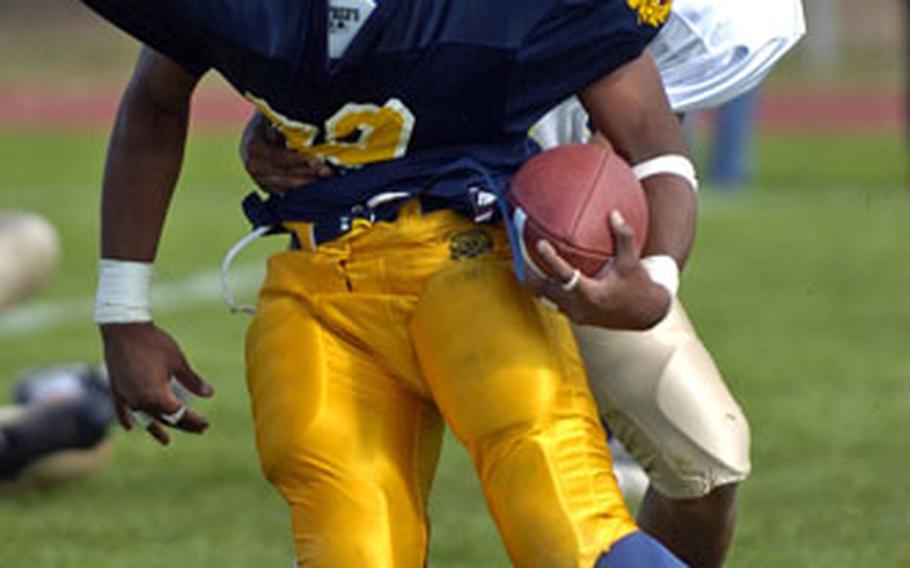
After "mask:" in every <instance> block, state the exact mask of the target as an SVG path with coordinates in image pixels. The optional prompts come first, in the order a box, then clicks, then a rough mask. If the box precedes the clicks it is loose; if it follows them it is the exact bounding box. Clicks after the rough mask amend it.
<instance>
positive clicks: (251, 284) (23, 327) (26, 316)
mask: <svg viewBox="0 0 910 568" xmlns="http://www.w3.org/2000/svg"><path fill="white" fill-rule="evenodd" d="M264 273H265V269H264V267H263V266H238V267H236V268H234V269H232V270H231V275H230V280H231V288H232V290H233V291H234V296H235V297H238V298H243V299H245V300H246V301H247V302H252V301H253V300H254V298H247V296H249V295H252V294H255V291H256V289H257V288H258V287H259V284H260V283H261V282H262V278H263V276H264ZM94 301H95V300H94V298H93V297H84V298H73V299H68V300H58V301H54V302H30V303H27V304H25V305H23V306H20V307H17V308H12V309H10V310H7V311H6V312H4V313H2V314H0V337H11V336H19V335H27V334H31V333H39V332H42V331H45V330H48V329H52V328H56V327H62V326H65V325H69V324H72V323H77V322H87V321H91V318H92V308H93V305H94ZM221 302H222V299H221V281H220V279H219V273H218V271H215V270H212V271H207V272H200V273H198V274H194V275H192V276H190V277H189V278H187V279H185V280H179V281H176V282H162V283H156V284H154V285H153V286H152V309H153V310H154V311H155V312H157V313H161V312H168V311H177V310H181V309H184V308H188V307H194V306H198V305H201V304H214V303H221ZM225 310H227V307H225Z"/></svg>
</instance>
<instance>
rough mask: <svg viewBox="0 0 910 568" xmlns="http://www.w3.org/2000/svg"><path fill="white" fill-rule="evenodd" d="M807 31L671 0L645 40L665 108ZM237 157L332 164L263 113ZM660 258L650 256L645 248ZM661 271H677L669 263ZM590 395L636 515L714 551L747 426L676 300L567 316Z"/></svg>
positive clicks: (574, 104) (571, 105) (744, 10)
mask: <svg viewBox="0 0 910 568" xmlns="http://www.w3.org/2000/svg"><path fill="white" fill-rule="evenodd" d="M804 32H805V25H804V22H803V14H802V8H801V5H800V2H799V1H798V0H774V1H771V2H738V3H735V4H731V3H728V2H721V1H719V0H676V1H675V2H674V5H673V13H672V14H671V16H670V19H669V21H668V22H667V24H666V26H665V27H664V29H663V30H662V31H661V33H660V34H659V35H658V37H657V38H656V39H655V41H654V43H653V44H652V45H651V46H650V47H649V51H650V52H651V53H652V55H653V56H654V58H655V62H656V64H657V66H658V69H659V71H660V74H661V78H662V80H663V83H664V87H665V89H666V92H667V95H668V98H669V99H670V102H671V104H672V107H673V109H674V110H675V111H676V112H677V113H679V114H680V115H682V114H684V113H686V112H688V111H693V110H698V109H703V108H711V107H714V106H717V105H720V104H723V103H724V102H726V101H728V100H731V99H733V98H735V97H737V96H739V95H740V94H742V93H744V92H746V91H748V90H750V89H753V88H755V87H756V86H757V85H758V84H759V83H760V82H761V80H762V79H763V78H764V77H765V76H766V75H767V73H768V72H769V71H770V69H771V68H772V66H773V65H774V64H775V63H776V62H777V61H778V60H779V59H780V58H781V57H782V56H783V55H784V54H785V53H786V52H787V51H788V50H789V49H790V48H791V47H792V46H793V45H794V44H795V43H796V41H798V39H799V38H800V37H801V36H802V35H803V33H804ZM532 133H533V136H534V138H535V139H536V140H537V141H538V142H539V143H540V144H541V145H542V146H543V147H544V148H548V147H552V146H556V145H559V144H564V143H567V142H580V141H587V140H588V139H590V134H591V129H590V120H589V117H588V115H587V113H586V112H585V110H584V108H583V107H582V104H581V103H580V101H579V100H578V99H575V98H573V99H571V100H569V101H566V102H565V103H564V104H561V105H560V106H558V107H557V108H555V109H554V110H553V111H551V112H550V113H548V114H547V116H546V117H544V119H542V120H541V121H540V122H539V123H538V124H537V125H536V126H535V127H534V128H533V129H532ZM241 150H242V155H243V158H244V164H245V166H246V168H247V170H248V171H249V173H250V174H251V175H252V176H253V178H254V179H255V180H256V181H257V183H258V184H259V185H260V186H261V187H263V188H264V189H266V190H268V191H272V192H278V193H281V192H285V191H288V190H290V189H292V188H294V187H298V186H300V185H302V184H306V183H309V182H311V181H313V180H315V179H319V178H322V177H325V176H327V175H331V171H330V170H328V169H327V168H326V167H325V166H323V165H321V164H318V163H312V162H310V161H308V160H307V159H306V158H305V157H302V156H300V155H299V154H297V153H295V152H293V151H291V150H289V149H287V148H286V146H285V145H284V141H283V139H282V138H281V137H280V135H276V133H275V132H274V131H271V130H270V129H268V128H266V127H265V121H264V120H263V119H262V118H254V119H253V120H252V121H251V122H250V124H249V125H248V127H247V129H246V131H245V136H244V141H243V144H242V145H241ZM648 262H651V263H653V264H652V266H653V267H654V268H653V269H654V270H657V271H659V270H661V261H660V260H656V261H655V260H649V261H648ZM663 266H664V267H667V269H666V271H665V272H666V273H667V274H668V277H669V278H670V279H671V280H672V279H674V278H675V274H674V272H675V271H674V267H672V266H668V265H667V264H666V263H665V262H664V263H663ZM574 329H575V332H576V336H577V339H578V342H579V345H580V347H581V350H582V355H583V357H584V362H585V365H586V367H587V369H588V372H589V377H590V380H591V385H592V390H593V391H594V394H595V397H596V398H597V402H598V406H599V408H600V410H601V412H602V414H603V416H604V417H605V419H606V420H607V422H608V423H609V424H610V427H611V429H613V431H614V433H615V434H616V435H617V436H618V437H619V439H621V440H622V442H623V443H624V444H625V445H626V446H628V448H629V449H630V450H631V452H632V453H633V455H634V457H635V458H636V459H637V460H638V462H639V463H642V464H644V465H645V466H646V468H647V473H648V475H649V477H650V481H651V485H650V488H649V489H648V491H647V494H646V497H645V500H644V503H643V506H642V509H641V512H640V515H639V522H640V523H641V526H642V527H643V528H645V529H646V530H648V531H649V532H651V533H652V534H654V535H656V536H658V537H659V538H660V539H661V540H662V541H663V542H664V543H665V544H668V545H669V546H670V547H671V549H672V550H674V552H676V553H677V554H679V555H680V556H681V557H682V558H683V559H684V560H686V561H688V562H690V563H691V564H692V565H695V566H718V565H720V564H721V563H722V562H723V559H724V557H725V554H726V551H727V549H728V547H729V543H730V540H731V537H732V534H733V528H734V525H735V520H736V511H735V502H736V501H735V488H736V484H737V483H738V482H740V481H742V480H743V479H745V478H746V476H747V475H748V473H749V469H750V463H749V461H750V460H749V429H748V424H747V422H746V419H745V417H744V416H743V414H742V411H741V410H740V408H739V406H738V405H737V404H736V402H735V400H734V399H733V397H732V396H731V395H730V393H729V391H728V390H727V388H726V386H725V384H724V381H723V379H722V378H721V376H720V374H719V372H718V371H717V368H716V366H715V365H714V363H713V362H712V360H711V358H710V356H709V354H708V353H707V351H706V350H705V348H704V346H703V345H702V344H701V342H700V341H699V340H698V337H697V336H696V334H695V332H694V330H693V328H692V326H691V324H690V323H689V321H688V319H687V317H686V315H685V312H684V310H683V309H682V306H681V305H680V304H679V303H678V302H675V301H674V304H673V308H672V310H671V313H670V314H669V315H668V316H667V318H666V319H665V320H664V321H662V322H661V323H660V324H658V325H657V326H656V327H655V328H653V329H652V330H649V331H647V332H616V331H605V330H602V329H598V328H594V327H590V326H575V328H574Z"/></svg>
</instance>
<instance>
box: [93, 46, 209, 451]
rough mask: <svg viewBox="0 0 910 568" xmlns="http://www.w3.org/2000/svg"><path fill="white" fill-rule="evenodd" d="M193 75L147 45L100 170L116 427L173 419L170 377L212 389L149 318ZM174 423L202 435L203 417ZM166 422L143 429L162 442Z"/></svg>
mask: <svg viewBox="0 0 910 568" xmlns="http://www.w3.org/2000/svg"><path fill="white" fill-rule="evenodd" d="M197 82H198V78H197V77H194V76H193V75H191V74H189V73H187V72H186V71H185V70H184V69H183V68H182V67H180V66H179V65H178V64H177V63H175V62H174V61H172V60H171V59H168V58H167V57H165V56H163V55H161V54H159V53H156V52H154V51H152V50H151V49H147V48H146V49H144V50H143V51H142V53H141V55H140V57H139V61H138V63H137V65H136V70H135V73H134V75H133V78H132V80H131V81H130V84H129V86H128V87H127V89H126V92H125V93H124V95H123V98H122V100H121V102H120V109H119V111H118V113H117V119H116V123H115V125H114V130H113V134H112V135H111V140H110V145H109V148H108V156H107V162H106V165H105V171H104V184H103V197H102V206H101V212H102V228H101V256H102V263H101V275H100V282H99V297H98V302H97V305H96V321H97V322H98V323H99V325H100V329H101V335H102V338H103V340H104V353H105V360H106V363H107V368H108V372H109V374H110V378H111V387H112V391H113V395H114V402H115V404H116V407H117V413H118V416H119V417H120V421H121V422H122V423H123V425H124V426H125V427H127V428H129V427H130V426H131V416H130V413H129V410H130V409H133V410H141V411H143V412H145V413H146V414H148V415H149V416H151V417H153V418H158V417H162V416H166V415H173V414H174V413H175V412H177V411H178V410H180V409H181V408H182V403H181V402H180V400H179V399H178V398H177V397H176V396H175V395H174V393H173V391H172V390H171V388H170V384H171V380H172V378H173V379H176V380H177V381H179V382H181V383H183V385H184V386H186V387H187V388H188V389H189V390H190V391H191V392H194V393H196V394H198V395H202V396H209V395H210V394H211V392H212V389H211V387H210V386H209V385H207V384H206V383H205V382H204V381H203V380H202V379H201V378H200V377H199V376H198V375H196V374H195V373H194V372H193V371H192V369H190V366H189V364H188V363H187V361H186V358H185V357H184V356H183V354H182V353H181V351H180V348H179V347H178V346H177V344H176V343H175V342H174V340H173V339H171V338H170V337H169V336H168V335H167V334H166V333H164V332H163V331H161V330H160V329H158V328H157V327H155V325H154V323H153V322H152V321H151V317H150V316H149V315H148V298H147V287H148V283H149V279H150V277H151V262H152V260H154V258H155V252H156V250H157V248H158V241H159V238H160V236H161V230H162V226H163V223H164V218H165V215H166V213H167V209H168V205H169V203H170V199H171V195H172V193H173V190H174V185H175V184H176V182H177V176H178V174H179V171H180V165H181V163H182V160H183V149H184V144H185V141H186V133H187V125H188V122H189V108H190V98H191V96H192V93H193V90H194V88H195V86H196V83H197ZM175 418H179V420H176V424H174V426H175V427H176V428H179V429H181V430H185V431H188V432H201V431H203V430H204V429H205V428H206V427H207V422H206V421H205V419H204V418H203V417H202V416H201V415H199V414H198V413H196V412H193V411H189V412H186V413H185V414H183V415H182V416H175ZM163 422H164V421H163V420H161V419H156V420H154V421H153V422H152V423H151V424H150V425H149V427H148V430H149V432H150V433H151V434H152V435H153V436H154V437H155V438H156V439H158V440H159V441H160V442H161V443H163V444H166V443H168V441H169V436H168V434H167V432H166V431H165V429H164V428H163Z"/></svg>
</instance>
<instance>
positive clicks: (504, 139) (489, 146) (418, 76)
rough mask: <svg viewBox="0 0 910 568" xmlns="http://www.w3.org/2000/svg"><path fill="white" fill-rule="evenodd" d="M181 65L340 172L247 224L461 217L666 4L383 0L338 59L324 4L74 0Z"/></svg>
mask: <svg viewBox="0 0 910 568" xmlns="http://www.w3.org/2000/svg"><path fill="white" fill-rule="evenodd" d="M84 1H85V3H86V4H88V5H89V6H90V7H91V8H93V9H94V10H96V11H97V12H99V13H100V14H101V15H102V16H104V17H105V18H107V19H109V20H111V21H112V22H113V23H114V24H116V25H117V26H118V27H120V28H122V29H123V30H125V31H126V32H128V33H129V34H131V35H133V36H135V37H136V38H137V39H139V40H140V41H142V42H144V43H145V44H147V45H149V46H150V47H152V48H154V49H155V50H157V51H159V52H161V53H163V54H165V55H167V56H169V57H170V58H172V59H173V60H175V61H176V62H177V63H179V64H180V65H181V66H183V67H184V68H185V69H186V70H188V71H189V72H190V73H193V74H196V75H199V74H202V73H204V72H206V71H207V70H209V69H215V70H217V71H218V72H219V73H221V74H222V75H223V76H224V77H225V78H226V79H227V80H228V81H229V82H230V83H231V84H232V85H233V86H234V87H235V88H236V89H237V91H239V92H240V93H241V94H243V96H245V97H246V98H247V99H248V100H250V101H251V102H253V103H254V104H256V105H257V106H258V107H259V109H260V110H261V111H262V112H263V113H264V114H265V115H266V117H268V119H269V120H270V121H271V122H272V123H273V124H274V125H275V127H276V128H278V129H279V130H280V131H281V132H282V133H283V134H284V135H285V137H286V139H287V140H288V144H289V146H291V147H293V148H295V149H296V150H298V151H301V152H304V153H308V154H311V155H315V156H318V157H320V158H321V159H324V160H326V161H328V162H329V163H331V164H333V165H334V166H335V167H336V171H338V172H339V175H337V176H335V177H332V178H327V179H324V180H320V181H318V182H315V183H313V184H311V185H308V186H306V187H305V188H301V189H300V190H297V191H294V192H291V193H290V194H288V195H287V196H286V197H283V198H271V199H270V200H269V203H268V204H266V206H265V207H264V208H263V207H258V208H253V209H256V210H257V211H258V213H255V215H259V216H260V217H262V219H260V220H259V222H261V223H266V222H274V221H280V220H282V219H294V220H303V221H321V220H324V219H327V218H331V217H337V216H338V215H339V214H343V213H344V212H347V211H350V210H351V209H352V208H357V207H361V206H362V205H363V204H366V203H368V202H369V201H370V199H371V198H373V197H375V196H376V195H378V194H389V193H390V192H392V193H395V194H397V195H418V194H420V195H421V196H422V198H423V200H424V201H426V202H427V203H437V204H439V206H446V207H452V208H455V209H457V210H464V209H465V207H466V203H467V201H466V200H467V198H468V196H469V194H471V192H470V190H471V188H475V189H476V188H477V187H484V188H486V189H489V190H491V191H494V192H496V191H498V190H500V189H501V188H502V187H503V182H504V180H506V179H508V177H509V176H510V175H511V174H512V173H513V172H514V171H515V170H516V169H517V168H518V166H520V165H521V164H522V163H523V162H524V161H525V160H526V159H527V158H528V157H529V156H530V155H531V154H532V153H533V152H534V151H535V147H534V145H533V144H532V143H531V142H530V141H529V140H528V136H527V132H528V129H529V128H530V127H531V126H532V125H533V124H534V122H536V121H537V119H539V118H540V117H541V116H542V115H543V114H544V113H545V112H546V111H547V110H548V109H550V108H551V107H553V106H554V105H556V104H557V103H559V102H560V101H562V100H563V99H565V98H566V97H567V96H569V95H572V94H574V93H576V92H578V91H579V90H581V89H583V88H584V87H585V86H587V85H588V84H590V83H592V82H593V81H595V80H596V79H598V78H600V77H602V76H604V75H606V74H608V73H610V72H611V71H613V70H614V69H616V68H617V67H619V66H621V65H623V64H624V63H627V62H629V61H631V60H632V59H634V58H636V57H637V56H639V55H640V54H641V52H642V51H643V50H644V48H645V47H646V45H647V44H648V42H649V41H650V40H651V39H652V38H653V37H654V35H655V34H656V33H657V31H658V28H659V27H660V25H661V24H662V22H663V20H665V19H666V16H667V13H668V12H669V8H670V0H521V1H520V2H519V1H516V0H382V2H380V3H378V6H377V7H376V8H375V9H374V10H373V12H372V13H371V14H370V15H369V18H368V19H367V20H366V21H365V22H364V23H363V27H362V28H361V29H360V31H359V33H358V34H357V35H356V37H354V39H353V41H352V42H351V43H350V45H349V46H348V47H347V49H346V51H345V52H344V54H343V55H342V56H341V57H339V58H330V57H329V55H328V50H327V43H328V42H327V35H328V25H329V18H328V6H327V0H84Z"/></svg>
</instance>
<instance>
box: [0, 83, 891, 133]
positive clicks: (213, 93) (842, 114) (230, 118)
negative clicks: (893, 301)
mask: <svg viewBox="0 0 910 568" xmlns="http://www.w3.org/2000/svg"><path fill="white" fill-rule="evenodd" d="M118 96H119V93H118V92H117V91H115V90H110V89H103V90H97V89H96V90H92V89H85V88H82V89H79V88H74V89H70V90H66V89H62V90H61V89H58V90H55V91H54V92H47V91H42V90H39V89H35V88H34V87H32V88H29V89H18V88H16V87H11V86H9V85H0V129H3V128H22V127H35V128H61V129H86V128H101V129H107V128H108V127H109V126H110V124H111V123H112V121H113V117H114V113H115V110H116V107H117V99H118ZM250 112H251V108H250V105H249V104H248V103H246V102H245V101H243V100H242V99H240V97H238V96H236V95H235V94H234V93H232V92H229V91H228V90H226V89H223V88H203V89H201V90H200V92H199V93H198V94H197V97H196V100H195V102H194V106H193V122H194V124H195V125H197V126H205V127H213V128H219V127H221V128H223V127H228V128H233V127H239V125H241V124H243V123H244V122H245V120H246V118H247V117H248V116H249V114H250ZM759 113H760V115H759V116H760V121H759V124H760V128H761V129H763V130H769V131H774V132H778V131H813V132H832V133H834V132H857V131H871V132H876V131H886V132H897V131H900V130H902V129H903V127H904V125H905V123H906V99H905V97H904V96H903V95H901V94H900V93H899V92H889V91H859V90H857V91H852V92H842V91H831V90H822V89H818V90H814V91H796V90H793V91H782V90H779V89H778V90H774V91H768V92H766V93H765V94H764V95H763V99H762V102H761V106H760V111H759Z"/></svg>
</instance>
